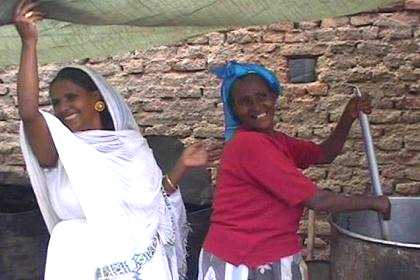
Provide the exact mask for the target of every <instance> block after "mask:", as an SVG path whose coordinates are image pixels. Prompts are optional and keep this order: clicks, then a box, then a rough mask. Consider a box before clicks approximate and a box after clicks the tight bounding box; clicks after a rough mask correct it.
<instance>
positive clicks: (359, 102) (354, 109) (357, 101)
mask: <svg viewBox="0 0 420 280" xmlns="http://www.w3.org/2000/svg"><path fill="white" fill-rule="evenodd" d="M359 112H363V113H365V114H367V115H369V114H370V113H372V105H371V101H370V96H369V95H367V94H363V95H362V97H361V98H360V97H357V96H356V97H353V98H352V99H351V100H350V101H349V102H348V103H347V106H346V108H345V109H344V113H343V115H345V116H348V117H350V118H351V119H353V120H354V119H356V118H357V117H358V116H359Z"/></svg>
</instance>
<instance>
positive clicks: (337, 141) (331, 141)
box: [320, 114, 354, 163]
mask: <svg viewBox="0 0 420 280" xmlns="http://www.w3.org/2000/svg"><path fill="white" fill-rule="evenodd" d="M353 121H354V119H352V118H350V117H349V116H348V115H344V114H343V115H342V116H341V118H340V120H339V122H338V123H337V126H336V127H335V129H334V131H333V132H332V133H331V135H330V136H329V137H328V138H327V140H325V141H324V142H322V143H321V144H320V146H321V148H322V150H323V152H324V155H325V158H324V162H322V163H330V162H332V161H333V160H334V159H335V158H336V157H337V156H338V155H339V154H340V153H341V151H342V150H343V146H344V143H345V142H346V139H347V136H348V134H349V132H350V129H351V126H352V124H353Z"/></svg>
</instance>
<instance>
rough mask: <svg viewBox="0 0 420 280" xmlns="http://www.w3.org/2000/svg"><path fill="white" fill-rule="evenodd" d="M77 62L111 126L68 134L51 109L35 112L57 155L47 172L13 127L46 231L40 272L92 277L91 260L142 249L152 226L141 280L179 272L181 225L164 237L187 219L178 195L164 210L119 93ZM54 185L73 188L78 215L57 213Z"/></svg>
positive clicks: (154, 169) (157, 174) (149, 158)
mask: <svg viewBox="0 0 420 280" xmlns="http://www.w3.org/2000/svg"><path fill="white" fill-rule="evenodd" d="M78 68H81V69H82V70H84V71H85V72H86V73H88V74H89V75H90V77H91V78H92V80H93V81H94V82H95V83H96V85H97V86H98V89H99V91H100V92H101V94H102V96H103V98H104V100H105V102H106V104H107V108H108V110H109V112H110V114H111V117H112V119H113V122H114V127H115V131H105V130H90V131H83V132H77V133H72V132H71V131H70V130H69V129H68V128H67V127H65V126H64V125H63V124H62V123H61V121H59V120H58V119H57V118H56V117H55V116H53V115H51V114H49V113H46V112H42V114H43V116H44V118H45V120H46V122H47V124H48V128H49V130H50V132H51V135H52V138H53V140H54V144H55V146H56V149H57V152H58V155H59V160H58V164H57V167H56V170H55V171H54V172H53V174H56V175H55V176H53V178H52V176H51V172H50V171H46V170H43V169H42V168H41V167H40V166H39V164H38V161H37V159H36V158H35V156H34V154H33V153H32V151H31V148H30V146H29V145H28V142H27V139H25V135H24V132H23V128H22V126H21V130H20V131H21V145H22V150H23V154H24V157H25V161H26V166H27V170H28V173H29V176H30V179H31V183H32V187H33V189H34V192H35V195H36V197H37V200H38V204H39V206H40V209H41V212H42V214H43V217H44V220H45V222H46V224H47V227H48V229H49V231H50V232H51V239H50V244H49V248H48V257H47V267H46V276H45V277H46V278H45V279H47V280H56V279H81V280H90V279H92V280H93V279H95V270H96V268H97V267H100V266H104V265H109V264H112V263H115V262H120V261H125V260H129V259H131V257H132V256H133V255H134V254H141V253H142V252H144V251H145V250H146V248H147V247H148V246H149V245H150V244H151V241H152V239H153V237H154V236H155V235H156V233H158V235H159V242H158V246H157V248H156V252H155V254H154V256H153V258H152V259H151V261H149V262H148V263H147V264H146V265H145V266H144V267H143V269H142V272H141V279H163V280H164V279H178V278H179V277H180V276H181V275H184V273H185V271H182V270H185V265H183V264H185V248H184V240H181V239H183V238H185V237H186V234H185V232H182V233H181V232H177V234H176V237H177V238H176V239H175V245H176V246H173V245H171V244H172V242H173V241H174V238H175V237H174V236H173V234H174V227H175V228H177V229H184V227H183V225H184V223H185V222H186V219H185V209H184V207H183V205H182V199H181V197H180V194H179V192H178V193H175V194H174V195H173V197H172V198H171V202H172V203H174V205H173V206H175V207H171V209H172V210H170V209H168V207H167V206H166V204H165V201H164V198H163V196H162V193H161V180H162V173H161V170H160V168H159V167H158V165H157V163H156V161H155V159H154V157H153V153H152V151H151V149H150V148H149V146H148V144H147V142H146V140H145V139H144V138H143V137H142V135H141V134H140V133H139V131H138V128H137V124H136V122H135V120H134V118H133V116H132V114H131V113H130V111H129V109H128V107H127V105H126V104H125V102H124V101H123V99H122V97H121V96H119V95H118V94H117V93H116V92H115V91H114V90H113V89H112V88H111V87H110V86H108V85H107V83H106V82H105V80H104V79H103V78H102V76H100V75H99V74H97V73H95V72H94V71H92V70H91V69H88V68H82V67H78ZM48 172H49V174H48V176H46V175H47V173H48ZM53 184H58V186H61V185H62V186H67V187H68V185H70V186H71V187H72V188H73V191H74V193H75V194H76V196H77V199H78V202H79V204H80V207H81V209H82V211H83V217H82V218H80V217H78V216H80V214H77V213H76V215H75V218H74V219H68V220H61V219H60V218H59V216H60V215H57V213H56V211H54V207H53V205H52V203H51V198H50V197H49V188H52V187H53ZM54 187H57V186H54ZM175 204H176V205H175ZM55 208H56V209H57V208H59V207H57V206H56V207H55ZM171 218H172V220H171ZM172 221H177V222H179V223H180V224H179V225H174V224H173V223H172ZM175 247H176V249H175ZM165 268H166V269H165ZM118 279H120V278H118ZM121 279H123V278H121Z"/></svg>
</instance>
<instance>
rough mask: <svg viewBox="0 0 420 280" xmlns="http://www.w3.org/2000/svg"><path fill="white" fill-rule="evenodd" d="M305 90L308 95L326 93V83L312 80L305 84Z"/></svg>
mask: <svg viewBox="0 0 420 280" xmlns="http://www.w3.org/2000/svg"><path fill="white" fill-rule="evenodd" d="M306 90H307V91H308V93H309V94H310V95H314V96H317V95H328V84H326V83H321V82H313V83H308V84H306Z"/></svg>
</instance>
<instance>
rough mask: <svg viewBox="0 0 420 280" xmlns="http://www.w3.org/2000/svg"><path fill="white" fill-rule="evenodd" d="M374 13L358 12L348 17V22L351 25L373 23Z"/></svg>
mask: <svg viewBox="0 0 420 280" xmlns="http://www.w3.org/2000/svg"><path fill="white" fill-rule="evenodd" d="M373 19H374V15H372V14H360V15H355V16H352V17H351V18H350V24H351V25H353V26H365V25H371V24H372V23H373Z"/></svg>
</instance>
